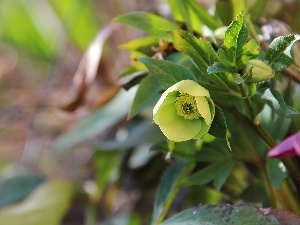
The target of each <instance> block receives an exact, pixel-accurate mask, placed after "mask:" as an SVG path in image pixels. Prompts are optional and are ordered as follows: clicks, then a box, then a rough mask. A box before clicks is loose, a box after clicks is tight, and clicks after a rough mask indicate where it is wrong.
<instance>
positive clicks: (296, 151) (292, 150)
mask: <svg viewBox="0 0 300 225" xmlns="http://www.w3.org/2000/svg"><path fill="white" fill-rule="evenodd" d="M295 155H298V156H300V132H298V133H296V134H294V135H292V136H290V137H288V138H286V139H285V140H284V141H282V142H281V143H279V144H278V145H276V146H275V147H274V148H273V149H271V150H270V151H269V152H268V156H269V157H274V158H284V157H286V156H295Z"/></svg>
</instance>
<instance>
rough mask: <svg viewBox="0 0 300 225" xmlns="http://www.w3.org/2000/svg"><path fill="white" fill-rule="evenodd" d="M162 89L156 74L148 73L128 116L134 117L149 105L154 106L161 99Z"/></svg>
mask: <svg viewBox="0 0 300 225" xmlns="http://www.w3.org/2000/svg"><path fill="white" fill-rule="evenodd" d="M162 90H163V86H162V85H161V83H160V82H159V81H158V80H157V79H156V78H155V76H154V75H152V74H148V75H147V76H146V77H145V78H144V79H143V80H142V82H141V83H140V86H139V87H138V90H137V92H136V94H135V97H134V99H133V103H132V106H131V109H130V111H129V114H128V118H132V117H133V116H135V115H137V114H138V113H140V112H141V111H142V110H144V109H146V108H147V107H149V106H154V105H155V103H156V102H157V101H158V100H159V98H160V96H161V94H160V92H161V91H162Z"/></svg>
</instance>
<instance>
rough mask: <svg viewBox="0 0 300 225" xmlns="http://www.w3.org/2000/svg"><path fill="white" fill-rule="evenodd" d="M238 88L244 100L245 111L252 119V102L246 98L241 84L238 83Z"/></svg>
mask: <svg viewBox="0 0 300 225" xmlns="http://www.w3.org/2000/svg"><path fill="white" fill-rule="evenodd" d="M239 89H240V92H241V95H242V97H243V99H244V101H245V104H246V108H247V112H248V114H249V116H250V118H251V119H252V120H254V118H255V116H254V112H253V109H252V102H251V100H250V98H248V96H247V93H246V91H245V89H244V87H243V85H242V84H239Z"/></svg>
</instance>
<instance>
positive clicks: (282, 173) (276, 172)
mask: <svg viewBox="0 0 300 225" xmlns="http://www.w3.org/2000/svg"><path fill="white" fill-rule="evenodd" d="M267 172H268V175H269V178H270V180H271V182H272V184H273V186H274V187H275V188H276V189H280V188H281V185H282V182H283V180H284V179H285V178H287V176H288V174H287V171H286V169H285V167H284V165H283V163H282V162H281V161H280V160H279V159H271V158H267Z"/></svg>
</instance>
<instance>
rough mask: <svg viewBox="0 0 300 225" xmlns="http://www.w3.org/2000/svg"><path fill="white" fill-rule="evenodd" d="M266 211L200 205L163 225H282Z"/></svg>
mask: <svg viewBox="0 0 300 225" xmlns="http://www.w3.org/2000/svg"><path fill="white" fill-rule="evenodd" d="M265 210H267V209H263V208H258V207H255V206H247V205H229V204H227V205H203V206H201V205H200V206H198V207H196V208H192V209H188V210H185V211H183V212H181V213H179V214H177V215H175V216H173V217H171V218H170V219H168V220H166V221H165V222H163V223H162V225H228V224H244V225H254V224H264V225H280V223H279V222H278V221H277V219H276V218H275V217H274V216H273V215H270V214H269V213H265V212H269V211H270V210H269V211H265ZM295 221H296V220H294V222H295ZM289 225H291V224H289Z"/></svg>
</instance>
